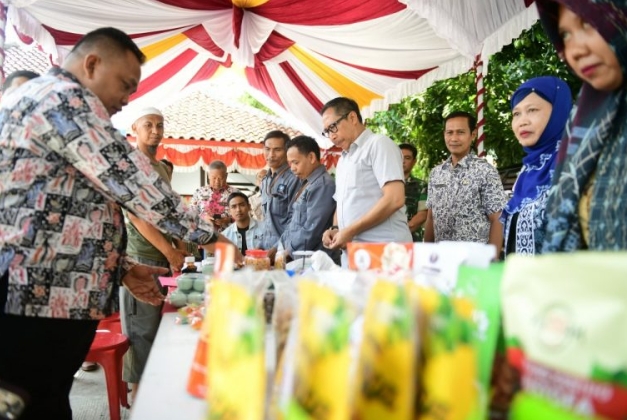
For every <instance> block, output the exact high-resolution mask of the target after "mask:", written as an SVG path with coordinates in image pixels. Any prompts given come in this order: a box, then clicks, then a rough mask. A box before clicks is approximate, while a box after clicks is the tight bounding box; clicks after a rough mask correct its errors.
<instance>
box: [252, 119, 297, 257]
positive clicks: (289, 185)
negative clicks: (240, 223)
mask: <svg viewBox="0 0 627 420" xmlns="http://www.w3.org/2000/svg"><path fill="white" fill-rule="evenodd" d="M288 141H290V137H289V136H288V135H287V134H285V133H284V132H282V131H279V130H275V131H270V132H269V133H268V134H266V137H265V139H264V141H263V154H264V157H265V158H266V162H267V163H268V166H269V170H268V173H267V174H266V176H265V177H264V178H263V180H262V181H261V205H262V207H263V243H262V246H261V248H262V249H267V250H268V256H269V257H270V259H271V260H274V256H275V254H276V250H277V247H278V244H279V238H280V237H281V235H282V234H283V231H285V229H286V228H287V226H288V225H289V224H290V219H291V217H292V206H291V204H292V200H293V198H294V195H295V194H296V191H298V188H299V187H300V180H299V179H298V178H296V176H295V175H294V174H293V173H292V172H291V171H290V167H289V166H288V164H287V155H286V153H287V142H288Z"/></svg>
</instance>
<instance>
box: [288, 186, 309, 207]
mask: <svg viewBox="0 0 627 420" xmlns="http://www.w3.org/2000/svg"><path fill="white" fill-rule="evenodd" d="M305 187H307V180H305V182H303V185H302V187H300V190H298V192H297V193H296V195H295V196H294V198H292V202H291V203H290V205H292V204H294V202H295V201H296V200H298V197H300V195H301V194H302V193H303V191H304V190H305Z"/></svg>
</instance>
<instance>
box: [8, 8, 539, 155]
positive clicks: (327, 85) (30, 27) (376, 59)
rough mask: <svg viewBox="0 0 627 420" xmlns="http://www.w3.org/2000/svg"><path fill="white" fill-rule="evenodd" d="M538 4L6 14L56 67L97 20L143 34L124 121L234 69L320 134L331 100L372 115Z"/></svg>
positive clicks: (508, 33) (489, 42) (523, 20)
mask: <svg viewBox="0 0 627 420" xmlns="http://www.w3.org/2000/svg"><path fill="white" fill-rule="evenodd" d="M532 1H533V0H472V1H468V0H316V1H313V0H99V1H76V0H8V1H6V0H5V2H6V3H8V17H9V22H10V23H11V24H13V25H14V26H15V28H16V29H17V30H18V32H19V33H22V34H25V35H28V36H30V37H31V38H33V39H34V40H35V41H36V42H37V43H38V44H40V45H41V46H42V47H43V49H44V50H45V51H46V52H48V53H50V54H51V55H52V57H53V60H54V61H56V62H57V63H60V62H62V59H63V56H64V54H66V53H67V51H68V50H69V48H70V47H71V46H72V45H73V44H74V43H75V42H76V41H77V40H78V39H79V38H80V36H81V35H82V34H84V33H87V32H89V31H91V30H93V29H96V28H98V27H102V26H114V27H117V28H119V29H121V30H123V31H125V32H127V33H129V34H130V35H131V36H132V37H133V38H134V39H135V41H136V42H137V44H138V45H139V46H140V47H141V48H142V50H143V51H144V53H145V54H146V56H147V57H148V61H147V63H146V64H145V65H144V67H143V74H142V81H141V83H140V86H139V89H138V91H137V93H136V94H135V95H134V96H133V98H132V102H131V104H129V106H128V107H127V109H125V111H124V112H123V113H121V116H120V118H124V116H125V115H126V116H130V115H133V112H134V110H136V109H138V108H141V107H144V106H146V105H147V104H150V105H154V104H164V103H165V102H167V101H168V100H169V98H173V97H175V96H176V94H177V93H178V92H180V91H181V90H182V89H184V88H185V87H186V86H188V85H190V84H192V83H195V82H198V81H202V80H207V79H210V78H212V77H215V76H216V75H217V74H219V73H220V72H222V71H223V70H224V69H226V68H229V69H232V70H235V72H236V73H239V74H241V77H243V78H245V80H246V82H247V83H248V84H249V85H251V86H253V87H254V88H256V89H257V90H259V91H261V92H263V93H264V94H265V95H267V96H268V97H269V98H271V99H272V100H273V101H274V102H276V104H278V105H279V106H280V107H282V108H284V109H285V110H287V111H288V112H289V113H290V114H292V115H293V116H294V117H296V118H297V119H298V120H299V121H300V122H302V123H303V127H306V129H305V130H304V131H306V132H307V134H312V135H313V134H317V133H320V131H321V129H322V126H321V125H322V123H321V120H320V116H319V110H320V108H321V107H322V105H323V104H324V103H325V102H326V101H328V100H330V99H332V98H334V97H337V96H348V97H352V98H354V99H355V100H356V101H357V103H358V104H359V105H360V107H361V108H362V111H363V113H364V115H365V116H369V115H371V114H372V113H373V112H374V111H378V110H383V109H387V106H388V104H390V103H394V102H398V101H400V99H401V98H403V97H405V96H408V95H410V94H413V93H417V92H420V91H421V90H424V89H425V88H426V87H428V85H429V84H430V83H432V82H433V81H435V80H438V79H443V78H447V77H451V76H455V75H457V74H460V73H462V72H465V71H467V70H468V69H469V68H471V67H472V63H473V61H474V60H475V57H476V56H478V55H482V56H483V57H484V58H486V57H488V56H489V55H490V54H492V53H494V52H496V51H498V50H500V48H501V47H502V46H503V45H505V44H507V43H509V42H511V40H512V38H514V37H516V36H518V35H519V34H520V32H521V31H522V30H523V29H525V28H528V27H530V26H531V25H532V24H533V23H534V22H535V21H536V20H537V13H536V10H535V8H533V7H532V8H529V7H528V6H529V3H531V2H532ZM318 139H319V140H322V139H321V138H320V137H319V136H318ZM323 145H324V143H323ZM327 145H328V144H327Z"/></svg>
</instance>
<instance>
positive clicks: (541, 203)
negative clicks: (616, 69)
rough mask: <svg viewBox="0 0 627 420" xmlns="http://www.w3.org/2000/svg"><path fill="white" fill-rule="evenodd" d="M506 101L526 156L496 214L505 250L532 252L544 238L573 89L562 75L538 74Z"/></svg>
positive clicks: (538, 251)
mask: <svg viewBox="0 0 627 420" xmlns="http://www.w3.org/2000/svg"><path fill="white" fill-rule="evenodd" d="M510 104H511V108H512V130H513V131H514V134H515V135H516V139H517V140H518V142H519V143H520V144H521V146H523V150H524V151H525V154H526V155H525V157H524V158H523V167H522V170H521V172H520V174H519V175H518V179H517V180H516V184H515V185H514V194H513V196H512V198H511V199H510V200H509V202H508V203H507V205H506V206H505V209H504V210H503V213H502V216H501V218H502V221H503V226H504V229H505V234H504V238H505V248H504V249H505V254H506V255H507V254H511V253H517V254H527V255H533V254H536V253H540V247H541V245H542V242H543V240H544V235H543V228H544V209H545V206H546V201H547V195H548V191H549V188H550V186H551V181H552V176H553V170H554V169H555V162H556V156H557V149H558V147H557V146H558V144H559V141H560V139H561V138H562V133H563V131H564V127H565V126H566V122H567V121H568V115H569V114H570V111H571V108H572V94H571V91H570V89H569V87H568V85H567V84H566V83H565V82H564V81H563V80H561V79H558V78H557V77H553V76H542V77H536V78H533V79H530V80H528V81H526V82H525V83H523V84H522V85H520V87H519V88H518V89H517V90H516V92H514V94H513V95H512V99H511V102H510Z"/></svg>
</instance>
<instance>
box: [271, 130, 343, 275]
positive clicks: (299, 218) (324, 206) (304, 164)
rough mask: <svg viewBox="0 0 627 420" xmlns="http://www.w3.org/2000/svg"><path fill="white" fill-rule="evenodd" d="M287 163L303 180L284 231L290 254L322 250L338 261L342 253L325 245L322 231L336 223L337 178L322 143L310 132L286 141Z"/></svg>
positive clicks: (292, 203) (283, 242)
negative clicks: (331, 172)
mask: <svg viewBox="0 0 627 420" xmlns="http://www.w3.org/2000/svg"><path fill="white" fill-rule="evenodd" d="M287 163H288V164H289V165H290V168H291V170H292V172H293V173H294V175H296V176H297V177H298V179H300V180H301V181H302V184H301V186H300V188H299V189H298V190H297V191H296V195H294V198H292V201H291V203H290V205H291V207H292V208H291V210H292V218H291V220H290V223H289V225H288V226H287V229H285V231H284V232H283V234H282V235H281V243H282V244H283V247H284V248H285V250H286V251H287V253H288V255H289V256H290V257H293V252H294V251H318V250H323V251H325V252H327V253H328V254H329V256H331V258H334V260H335V262H336V263H339V253H338V252H336V251H333V250H330V249H328V248H325V247H324V246H323V245H322V234H323V233H324V231H325V230H326V229H328V228H330V227H331V225H332V224H333V215H334V214H335V200H333V194H335V181H334V180H333V177H332V176H331V175H329V173H328V172H327V168H325V167H324V165H323V164H322V163H320V146H318V143H317V142H316V140H314V139H313V138H311V137H308V136H297V137H294V138H293V139H292V140H290V141H289V143H288V144H287Z"/></svg>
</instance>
